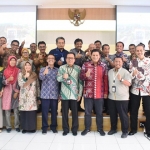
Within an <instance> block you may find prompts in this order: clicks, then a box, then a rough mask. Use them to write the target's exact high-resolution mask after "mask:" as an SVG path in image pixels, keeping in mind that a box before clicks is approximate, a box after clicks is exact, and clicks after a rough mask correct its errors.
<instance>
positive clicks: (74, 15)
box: [68, 9, 86, 26]
mask: <svg viewBox="0 0 150 150" xmlns="http://www.w3.org/2000/svg"><path fill="white" fill-rule="evenodd" d="M68 15H69V18H70V19H71V20H70V22H71V23H72V24H74V26H79V25H81V24H83V23H84V20H83V19H84V18H85V16H86V11H85V9H84V10H83V11H82V12H79V9H75V10H74V12H72V11H71V10H70V9H69V10H68Z"/></svg>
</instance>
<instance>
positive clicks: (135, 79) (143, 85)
mask: <svg viewBox="0 0 150 150" xmlns="http://www.w3.org/2000/svg"><path fill="white" fill-rule="evenodd" d="M135 53H136V55H137V57H138V58H137V59H135V60H133V61H131V62H130V70H129V71H130V72H131V75H132V87H131V96H130V101H131V104H130V123H131V124H130V128H131V131H130V132H129V135H134V134H135V133H136V132H137V118H138V110H139V106H140V102H141V98H142V100H143V106H144V112H145V116H146V122H145V128H146V134H147V136H148V137H149V138H150V59H149V58H146V57H145V56H144V53H145V48H144V45H143V44H139V45H137V46H136V51H135Z"/></svg>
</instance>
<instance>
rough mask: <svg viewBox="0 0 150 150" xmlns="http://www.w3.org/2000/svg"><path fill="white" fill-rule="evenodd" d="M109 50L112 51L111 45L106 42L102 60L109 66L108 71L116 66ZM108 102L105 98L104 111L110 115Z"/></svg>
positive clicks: (103, 47)
mask: <svg viewBox="0 0 150 150" xmlns="http://www.w3.org/2000/svg"><path fill="white" fill-rule="evenodd" d="M109 52H110V47H109V45H108V44H104V45H103V46H102V54H101V61H102V62H103V63H104V64H106V67H107V69H108V71H109V70H110V69H112V68H113V67H114V63H113V61H112V55H110V54H109ZM107 103H108V99H104V109H103V113H106V114H107V115H109V111H108V104H107Z"/></svg>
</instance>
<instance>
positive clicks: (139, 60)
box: [137, 56, 146, 62]
mask: <svg viewBox="0 0 150 150" xmlns="http://www.w3.org/2000/svg"><path fill="white" fill-rule="evenodd" d="M145 59H146V57H145V56H144V58H143V59H142V60H141V59H139V58H137V61H138V62H144V61H145Z"/></svg>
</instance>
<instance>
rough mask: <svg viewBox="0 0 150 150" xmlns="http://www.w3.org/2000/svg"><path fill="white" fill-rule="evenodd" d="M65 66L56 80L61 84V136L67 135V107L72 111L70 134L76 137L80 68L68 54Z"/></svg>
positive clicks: (81, 85) (81, 87) (71, 55)
mask: <svg viewBox="0 0 150 150" xmlns="http://www.w3.org/2000/svg"><path fill="white" fill-rule="evenodd" d="M66 62H67V64H65V65H62V66H60V68H59V70H58V75H57V80H58V82H61V92H60V95H61V102H62V127H63V131H64V132H63V136H65V135H67V134H68V133H69V124H68V110H69V105H70V106H71V111H72V128H71V130H72V134H73V135H74V136H76V135H77V130H78V126H79V125H78V111H77V101H80V99H81V96H82V91H83V83H82V81H81V80H80V79H79V75H80V70H81V68H80V67H79V66H77V65H75V64H74V62H75V54H74V53H72V52H69V53H68V54H67V57H66Z"/></svg>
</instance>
